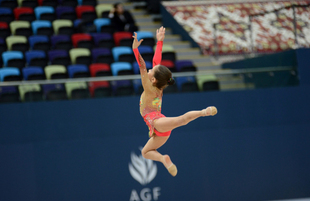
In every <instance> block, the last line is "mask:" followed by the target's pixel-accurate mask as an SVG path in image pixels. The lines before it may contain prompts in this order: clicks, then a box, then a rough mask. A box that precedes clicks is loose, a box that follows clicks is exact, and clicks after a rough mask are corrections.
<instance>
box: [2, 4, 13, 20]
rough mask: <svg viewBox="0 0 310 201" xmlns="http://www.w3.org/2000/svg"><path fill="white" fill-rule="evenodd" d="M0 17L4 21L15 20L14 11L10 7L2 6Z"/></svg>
mask: <svg viewBox="0 0 310 201" xmlns="http://www.w3.org/2000/svg"><path fill="white" fill-rule="evenodd" d="M0 19H1V21H2V22H6V23H10V22H12V21H13V20H14V15H13V12H12V10H11V9H10V8H3V7H0Z"/></svg>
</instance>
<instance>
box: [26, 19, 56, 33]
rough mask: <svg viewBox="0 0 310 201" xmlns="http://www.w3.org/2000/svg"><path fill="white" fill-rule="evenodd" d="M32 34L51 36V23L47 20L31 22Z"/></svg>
mask: <svg viewBox="0 0 310 201" xmlns="http://www.w3.org/2000/svg"><path fill="white" fill-rule="evenodd" d="M31 26H32V31H33V34H34V35H46V36H52V35H53V34H54V31H53V28H52V23H51V22H50V21H47V20H35V21H33V22H32V23H31Z"/></svg>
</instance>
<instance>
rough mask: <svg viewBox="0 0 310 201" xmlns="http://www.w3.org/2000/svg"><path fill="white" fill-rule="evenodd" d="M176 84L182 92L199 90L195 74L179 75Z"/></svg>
mask: <svg viewBox="0 0 310 201" xmlns="http://www.w3.org/2000/svg"><path fill="white" fill-rule="evenodd" d="M176 84H177V86H178V88H179V91H181V92H195V91H198V85H197V81H196V79H195V77H194V76H188V77H177V78H176Z"/></svg>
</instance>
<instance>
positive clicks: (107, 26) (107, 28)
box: [94, 18, 114, 33]
mask: <svg viewBox="0 0 310 201" xmlns="http://www.w3.org/2000/svg"><path fill="white" fill-rule="evenodd" d="M94 25H95V26H96V29H97V32H98V33H100V32H106V33H113V32H114V28H113V27H112V25H111V20H110V19H109V18H97V19H95V20H94Z"/></svg>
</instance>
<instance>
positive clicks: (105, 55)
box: [91, 47, 114, 64]
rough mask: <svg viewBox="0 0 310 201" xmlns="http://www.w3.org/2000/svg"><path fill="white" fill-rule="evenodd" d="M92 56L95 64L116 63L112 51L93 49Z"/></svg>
mask: <svg viewBox="0 0 310 201" xmlns="http://www.w3.org/2000/svg"><path fill="white" fill-rule="evenodd" d="M91 54H92V57H93V62H94V63H106V64H111V63H113V62H114V59H113V56H112V53H111V50H110V49H108V48H101V47H99V48H93V49H92V51H91Z"/></svg>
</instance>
